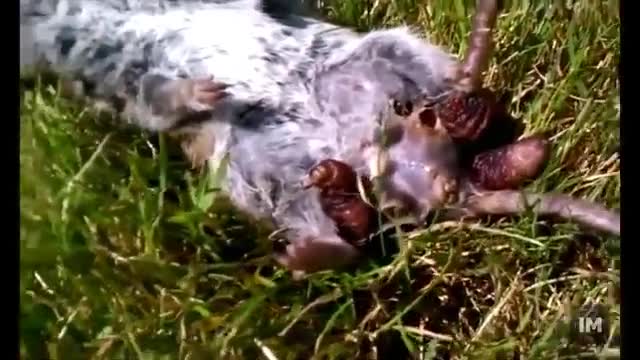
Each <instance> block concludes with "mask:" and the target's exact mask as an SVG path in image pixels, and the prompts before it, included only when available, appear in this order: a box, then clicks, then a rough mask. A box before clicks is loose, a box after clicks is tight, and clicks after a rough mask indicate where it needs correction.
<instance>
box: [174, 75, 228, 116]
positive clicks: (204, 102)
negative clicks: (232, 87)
mask: <svg viewBox="0 0 640 360" xmlns="http://www.w3.org/2000/svg"><path fill="white" fill-rule="evenodd" d="M228 87H229V85H227V84H225V83H222V82H218V81H215V80H214V79H213V76H210V77H207V78H200V79H185V80H183V83H182V84H181V92H182V94H183V96H182V98H183V102H184V104H183V105H184V106H185V107H186V108H187V109H189V110H190V111H193V112H203V111H212V110H213V109H215V106H216V105H217V104H218V103H219V102H220V100H222V99H224V98H225V97H227V96H228V95H229V94H228V93H227V92H226V91H225V89H227V88H228Z"/></svg>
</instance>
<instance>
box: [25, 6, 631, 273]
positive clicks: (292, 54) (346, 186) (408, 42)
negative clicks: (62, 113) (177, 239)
mask: <svg viewBox="0 0 640 360" xmlns="http://www.w3.org/2000/svg"><path fill="white" fill-rule="evenodd" d="M272 3H277V4H280V3H278V2H277V1H274V2H272V1H269V0H263V1H262V2H258V1H254V0H229V1H204V2H198V1H187V0H184V1H173V2H169V3H165V2H163V1H159V2H158V3H152V2H148V3H145V4H144V6H132V5H128V4H127V2H126V1H124V0H111V1H92V0H82V1H80V0H78V1H72V0H60V1H54V0H45V1H35V0H23V1H22V2H21V68H22V69H23V70H34V69H35V70H36V71H48V72H53V73H55V74H57V75H59V76H61V77H63V78H65V79H67V80H68V81H69V83H73V84H80V85H81V86H80V87H79V88H80V90H82V91H79V92H76V94H75V95H76V96H82V97H86V98H90V99H92V101H94V102H96V103H98V102H100V103H107V104H108V105H109V106H110V107H111V108H113V109H114V111H116V112H118V113H119V114H120V115H121V117H122V118H123V119H126V120H128V121H129V122H131V123H133V124H135V125H137V126H139V127H140V128H143V129H147V130H151V131H156V132H165V133H168V134H170V135H173V136H176V137H180V138H181V139H182V147H183V149H184V152H185V155H186V156H187V157H188V158H189V159H190V160H191V162H192V163H193V165H194V166H203V165H205V163H207V164H208V166H210V167H211V168H213V169H217V168H218V167H220V166H226V169H225V172H224V173H225V174H226V177H225V179H224V180H223V184H222V190H223V191H224V192H225V193H226V194H227V195H228V196H229V198H230V199H231V201H232V202H233V204H234V205H235V206H236V207H237V208H238V209H239V210H242V211H245V212H247V213H248V214H250V215H251V216H253V217H255V218H257V219H267V220H269V221H270V222H271V223H272V224H273V226H274V228H276V229H277V233H278V234H279V235H280V236H281V238H280V240H279V241H278V244H277V245H278V246H274V258H275V259H276V260H277V261H278V262H279V263H280V264H281V265H283V266H285V267H287V268H288V269H290V270H292V271H295V272H296V273H304V272H314V271H319V270H323V269H331V268H337V267H340V266H342V265H345V264H349V263H352V262H354V261H355V259H356V258H358V256H359V255H360V254H361V251H360V249H361V247H362V246H363V245H364V244H366V243H367V241H368V239H369V238H370V236H371V235H372V234H373V233H375V232H376V231H377V229H378V228H379V226H380V224H379V223H378V221H377V220H378V218H379V216H378V215H380V213H382V214H383V215H385V214H386V215H392V214H401V215H405V216H407V215H408V216H409V217H410V218H412V219H413V221H414V222H415V223H416V224H418V225H423V224H424V223H425V220H426V219H427V218H428V216H429V215H431V214H432V213H434V212H438V213H442V215H441V216H439V217H438V218H439V219H441V218H445V219H453V220H463V219H466V218H468V217H475V216H480V215H488V214H496V215H513V214H519V213H523V212H525V211H527V210H528V209H529V207H531V209H532V210H534V211H535V212H537V213H539V214H541V215H550V216H556V217H559V218H562V219H565V220H569V221H574V222H577V223H580V224H582V225H585V226H587V227H591V228H595V229H596V230H601V231H606V232H609V233H612V234H615V235H619V233H620V219H619V215H618V214H617V213H615V212H613V211H610V210H608V209H606V208H603V207H602V206H599V205H597V204H593V203H590V202H586V201H583V200H580V199H575V198H572V197H569V196H566V195H562V194H536V193H527V192H521V191H518V189H520V188H522V187H523V186H524V185H525V184H526V182H527V181H530V180H532V179H533V178H535V177H536V176H537V174H539V172H540V171H541V169H542V168H543V166H544V164H545V162H546V160H547V158H548V154H549V143H548V142H547V141H546V140H545V139H544V138H542V137H540V136H529V137H526V138H523V139H520V140H515V139H510V140H511V141H502V142H501V143H495V144H492V146H490V147H487V146H485V147H484V148H483V147H477V146H476V147H474V146H471V147H469V145H475V144H480V143H483V142H484V141H485V140H484V139H485V138H487V137H490V135H493V134H494V133H495V132H496V131H497V132H500V131H502V130H501V129H500V127H499V126H495V124H498V123H499V122H500V121H501V119H504V118H508V115H507V113H506V111H505V110H504V109H500V108H499V106H498V105H497V103H496V101H495V99H494V98H493V94H492V93H491V92H490V91H489V90H487V89H484V88H483V87H482V73H483V71H484V70H485V68H486V66H487V63H488V59H489V55H490V50H491V36H492V32H491V29H492V28H493V26H494V24H495V21H496V14H497V11H498V8H497V3H496V1H490V0H482V1H479V3H478V8H477V15H476V18H475V20H474V24H473V31H472V34H471V38H470V46H469V51H468V53H467V56H466V57H465V59H464V60H463V61H459V60H458V59H456V58H455V57H454V56H453V55H451V54H449V53H447V52H446V51H444V50H442V49H440V48H439V47H437V46H435V45H433V44H430V43H429V42H428V41H426V40H423V39H420V38H418V37H417V36H416V35H413V34H412V33H411V32H410V31H409V30H408V29H407V28H395V29H389V30H378V31H372V32H370V33H368V34H357V33H355V32H353V31H351V30H349V29H345V28H342V27H338V26H335V25H333V24H330V23H327V22H323V21H318V20H315V19H310V18H306V17H303V16H300V15H297V14H296V13H295V12H294V11H293V10H292V9H289V8H287V6H271V5H273V4H272ZM280 5H282V4H280ZM468 148H472V149H473V148H475V149H476V150H474V151H467V150H465V149H468ZM478 148H480V149H481V150H477V149H478Z"/></svg>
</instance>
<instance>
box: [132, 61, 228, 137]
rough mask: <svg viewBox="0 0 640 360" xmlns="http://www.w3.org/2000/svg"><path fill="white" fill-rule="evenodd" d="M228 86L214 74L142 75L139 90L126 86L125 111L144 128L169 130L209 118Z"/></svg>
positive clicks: (223, 96)
mask: <svg viewBox="0 0 640 360" xmlns="http://www.w3.org/2000/svg"><path fill="white" fill-rule="evenodd" d="M226 88H227V85H226V84H224V83H221V82H217V81H214V79H213V77H207V78H199V79H183V78H178V79H175V78H169V77H166V76H164V75H159V74H153V73H149V74H145V75H143V76H142V77H141V78H140V81H139V85H138V86H137V89H136V87H135V86H134V87H133V88H129V89H127V91H126V92H127V94H128V96H124V97H125V98H126V99H128V101H126V103H125V106H124V109H123V113H124V115H125V116H128V117H135V121H136V122H137V123H138V125H140V126H141V127H144V128H147V129H151V130H154V131H167V130H171V129H175V128H177V127H179V126H181V125H184V124H185V123H187V122H197V121H198V120H201V121H202V120H207V119H208V118H209V117H210V115H211V112H212V111H213V110H214V109H215V106H216V105H217V104H218V102H219V101H221V100H222V99H224V98H225V97H226V96H227V95H228V94H227V93H226V92H225V91H224V90H225V89H226Z"/></svg>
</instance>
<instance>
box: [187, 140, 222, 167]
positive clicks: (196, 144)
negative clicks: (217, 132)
mask: <svg viewBox="0 0 640 360" xmlns="http://www.w3.org/2000/svg"><path fill="white" fill-rule="evenodd" d="M180 145H181V147H182V151H183V152H184V154H185V156H186V157H187V159H188V160H189V162H190V163H191V167H192V168H194V169H195V168H200V167H202V166H204V164H205V163H206V162H207V159H209V157H211V155H213V152H214V151H215V138H214V137H213V136H211V135H210V134H207V133H205V132H200V133H197V134H194V135H191V136H189V137H187V138H185V139H183V140H182V142H181V144H180Z"/></svg>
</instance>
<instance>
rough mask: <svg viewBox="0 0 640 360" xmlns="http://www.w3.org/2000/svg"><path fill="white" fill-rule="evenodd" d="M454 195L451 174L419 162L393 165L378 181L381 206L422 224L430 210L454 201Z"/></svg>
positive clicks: (385, 209) (455, 193) (454, 178)
mask: <svg viewBox="0 0 640 360" xmlns="http://www.w3.org/2000/svg"><path fill="white" fill-rule="evenodd" d="M457 194H458V180H457V178H456V176H455V175H454V174H451V173H449V172H448V171H443V169H438V168H432V167H429V166H428V165H425V164H423V163H419V162H411V161H404V162H394V164H393V169H392V172H391V173H390V174H388V176H386V177H385V178H383V179H381V193H380V196H381V202H380V207H381V209H382V210H383V211H386V212H392V213H396V214H399V215H404V216H409V217H411V218H412V219H413V220H414V221H416V222H418V223H421V222H423V221H424V220H425V218H426V217H427V215H429V213H431V212H432V211H434V210H437V209H439V208H442V207H444V206H446V205H447V204H450V203H453V202H455V201H456V200H457Z"/></svg>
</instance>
